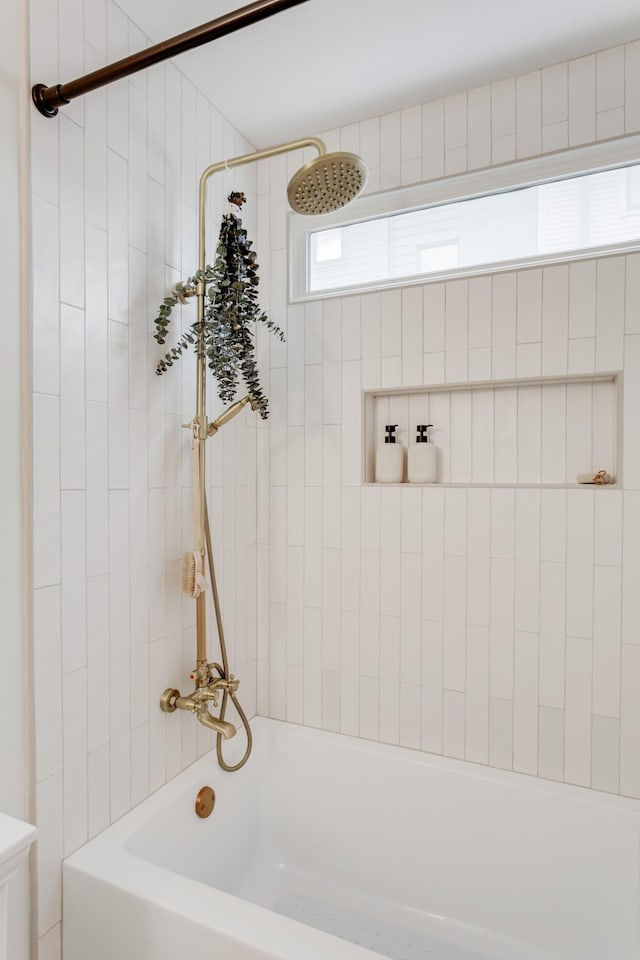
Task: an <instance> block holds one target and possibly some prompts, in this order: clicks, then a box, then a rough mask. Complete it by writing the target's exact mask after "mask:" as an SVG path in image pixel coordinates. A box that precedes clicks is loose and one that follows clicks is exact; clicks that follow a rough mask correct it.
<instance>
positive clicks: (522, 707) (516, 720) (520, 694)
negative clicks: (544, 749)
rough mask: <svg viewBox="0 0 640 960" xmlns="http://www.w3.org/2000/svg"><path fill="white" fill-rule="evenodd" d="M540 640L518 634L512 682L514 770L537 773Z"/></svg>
mask: <svg viewBox="0 0 640 960" xmlns="http://www.w3.org/2000/svg"><path fill="white" fill-rule="evenodd" d="M538 666H539V658H538V636H537V634H535V633H525V632H518V631H516V635H515V641H514V671H513V673H514V679H513V769H514V770H518V771H520V772H521V773H530V774H532V775H533V776H535V775H536V774H537V772H538V735H539V731H538Z"/></svg>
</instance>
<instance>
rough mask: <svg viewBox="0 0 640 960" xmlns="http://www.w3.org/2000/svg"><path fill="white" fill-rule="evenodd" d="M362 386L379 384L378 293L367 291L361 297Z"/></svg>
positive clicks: (379, 333)
mask: <svg viewBox="0 0 640 960" xmlns="http://www.w3.org/2000/svg"><path fill="white" fill-rule="evenodd" d="M361 314H362V348H361V351H362V386H363V388H364V389H366V388H368V387H369V388H370V387H378V386H380V357H381V341H380V336H381V329H380V294H379V293H368V294H365V296H363V297H362V304H361Z"/></svg>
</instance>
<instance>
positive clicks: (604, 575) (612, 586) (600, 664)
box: [593, 558, 622, 717]
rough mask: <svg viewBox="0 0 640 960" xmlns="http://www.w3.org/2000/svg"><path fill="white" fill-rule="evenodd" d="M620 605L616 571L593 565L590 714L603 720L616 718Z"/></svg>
mask: <svg viewBox="0 0 640 960" xmlns="http://www.w3.org/2000/svg"><path fill="white" fill-rule="evenodd" d="M596 559H597V558H596ZM621 601H622V571H621V569H620V567H607V566H599V565H596V567H595V573H594V605H593V712H594V713H596V714H599V715H600V716H603V717H619V716H620V641H621V622H620V621H621V606H622V603H621Z"/></svg>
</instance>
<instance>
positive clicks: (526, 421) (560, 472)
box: [362, 372, 622, 489]
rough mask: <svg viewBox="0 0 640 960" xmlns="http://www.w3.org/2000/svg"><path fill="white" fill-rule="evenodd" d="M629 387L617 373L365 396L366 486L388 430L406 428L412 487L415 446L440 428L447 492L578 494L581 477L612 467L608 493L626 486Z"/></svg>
mask: <svg viewBox="0 0 640 960" xmlns="http://www.w3.org/2000/svg"><path fill="white" fill-rule="evenodd" d="M621 387H622V375H621V374H620V373H618V372H614V373H595V374H579V375H575V376H562V377H536V378H527V379H519V380H481V381H474V382H467V383H446V384H437V385H429V386H421V387H402V388H400V389H388V388H380V389H375V390H366V391H364V393H363V429H364V443H363V451H364V453H363V466H362V470H363V480H364V483H365V484H372V483H375V480H374V477H375V473H374V469H375V451H376V447H377V446H378V444H380V443H382V442H383V440H384V427H385V424H388V423H397V424H398V430H397V435H398V442H400V443H401V444H402V446H403V447H404V448H405V481H406V448H407V447H408V446H409V444H410V443H413V442H414V441H415V434H416V429H415V428H416V425H417V424H419V423H431V424H433V428H432V429H431V430H430V435H431V438H432V440H433V442H434V444H435V446H436V447H437V448H438V473H437V485H438V486H465V487H466V486H476V487H477V486H482V487H486V486H507V487H513V486H525V487H579V486H581V485H580V484H578V483H577V481H576V478H577V476H578V474H580V473H588V472H589V471H593V472H595V471H596V470H599V469H604V470H606V471H607V473H610V474H612V475H613V476H614V478H615V483H614V484H611V485H607V486H606V487H604V488H603V489H610V487H619V486H620V483H621V476H620V471H621V462H620V428H621V420H622V401H621V396H622V392H621ZM376 485H377V486H393V484H376ZM404 485H405V484H403V486H404ZM411 486H423V484H411ZM585 488H586V487H585ZM586 489H592V487H588V488H586Z"/></svg>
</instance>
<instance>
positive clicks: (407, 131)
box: [400, 106, 422, 160]
mask: <svg viewBox="0 0 640 960" xmlns="http://www.w3.org/2000/svg"><path fill="white" fill-rule="evenodd" d="M400 155H401V157H402V159H403V160H412V159H414V158H415V157H420V156H421V155H422V107H420V106H417V107H408V108H407V109H406V110H402V111H401V112H400Z"/></svg>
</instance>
